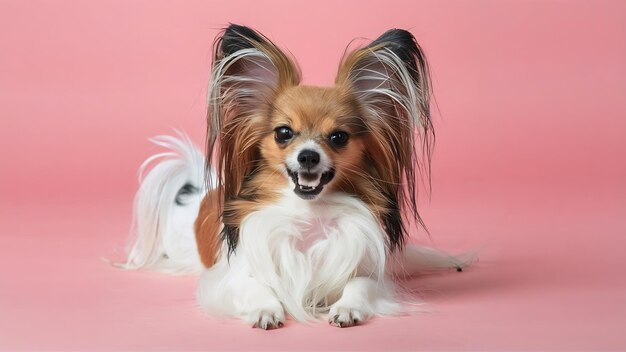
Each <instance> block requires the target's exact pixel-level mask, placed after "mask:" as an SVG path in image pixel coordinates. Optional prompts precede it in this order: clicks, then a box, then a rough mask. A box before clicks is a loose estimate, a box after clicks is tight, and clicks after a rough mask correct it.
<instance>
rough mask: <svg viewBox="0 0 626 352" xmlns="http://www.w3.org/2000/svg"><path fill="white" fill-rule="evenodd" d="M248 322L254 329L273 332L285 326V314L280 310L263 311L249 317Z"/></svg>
mask: <svg viewBox="0 0 626 352" xmlns="http://www.w3.org/2000/svg"><path fill="white" fill-rule="evenodd" d="M246 320H247V321H249V322H250V323H251V324H252V327H253V328H260V329H263V330H272V329H277V328H280V327H282V326H283V325H284V321H285V313H284V312H283V310H282V308H280V309H263V310H258V311H256V312H254V313H251V314H249V315H248V317H247V319H246Z"/></svg>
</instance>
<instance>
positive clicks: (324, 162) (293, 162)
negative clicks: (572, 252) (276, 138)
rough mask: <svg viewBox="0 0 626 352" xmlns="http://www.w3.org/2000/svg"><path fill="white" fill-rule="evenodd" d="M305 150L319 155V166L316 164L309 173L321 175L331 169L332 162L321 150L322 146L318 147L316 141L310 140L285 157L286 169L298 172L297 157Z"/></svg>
mask: <svg viewBox="0 0 626 352" xmlns="http://www.w3.org/2000/svg"><path fill="white" fill-rule="evenodd" d="M306 149H308V150H312V151H315V152H317V153H318V154H319V155H320V162H319V164H317V166H316V167H314V168H313V169H312V170H311V171H309V172H311V173H319V174H322V173H323V172H325V171H328V170H330V168H331V167H332V162H331V161H330V158H329V157H328V155H327V154H326V153H325V152H324V149H323V148H322V146H321V145H319V143H317V142H316V141H314V140H312V139H308V140H306V141H304V142H302V143H300V145H298V146H296V147H295V148H294V150H293V152H291V154H289V155H288V156H287V160H286V164H287V167H289V169H290V170H291V171H300V163H299V162H298V155H299V154H300V152H302V151H303V150H306ZM303 171H304V170H303ZM307 171H308V170H307ZM301 181H302V180H301ZM318 181H319V180H318ZM318 183H319V182H318Z"/></svg>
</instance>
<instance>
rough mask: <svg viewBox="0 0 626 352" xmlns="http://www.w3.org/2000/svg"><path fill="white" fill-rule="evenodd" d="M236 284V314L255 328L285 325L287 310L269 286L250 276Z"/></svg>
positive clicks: (267, 328) (265, 328) (272, 327)
mask: <svg viewBox="0 0 626 352" xmlns="http://www.w3.org/2000/svg"><path fill="white" fill-rule="evenodd" d="M236 286H237V287H236V288H235V289H234V290H233V293H234V295H235V297H233V298H234V304H235V311H236V315H238V316H239V317H241V319H243V320H244V321H245V322H247V323H248V324H250V325H252V326H253V327H255V328H261V329H264V330H270V329H275V328H279V327H281V326H283V324H284V321H285V312H284V310H283V307H282V305H281V304H280V302H279V301H278V299H277V298H276V296H275V295H274V292H273V291H272V290H271V289H270V288H269V287H267V286H264V285H262V284H261V283H259V282H258V281H257V280H256V279H255V278H253V277H249V276H248V277H244V278H241V279H239V280H237V284H236Z"/></svg>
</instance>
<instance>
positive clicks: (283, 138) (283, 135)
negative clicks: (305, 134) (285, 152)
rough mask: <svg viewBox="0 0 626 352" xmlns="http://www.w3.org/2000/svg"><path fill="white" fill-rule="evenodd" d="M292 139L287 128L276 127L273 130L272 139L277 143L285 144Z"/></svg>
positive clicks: (291, 134)
mask: <svg viewBox="0 0 626 352" xmlns="http://www.w3.org/2000/svg"><path fill="white" fill-rule="evenodd" d="M292 138H293V131H292V130H291V128H289V127H285V126H283V127H278V128H276V129H275V130H274V139H275V140H276V142H277V143H281V144H282V143H287V142H289V140H290V139H292Z"/></svg>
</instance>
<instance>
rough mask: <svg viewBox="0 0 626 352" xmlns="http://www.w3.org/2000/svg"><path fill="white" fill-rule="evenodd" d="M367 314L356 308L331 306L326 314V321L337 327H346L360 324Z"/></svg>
mask: <svg viewBox="0 0 626 352" xmlns="http://www.w3.org/2000/svg"><path fill="white" fill-rule="evenodd" d="M366 318H367V316H366V315H365V314H364V313H363V312H361V311H360V310H359V309H356V308H343V307H336V306H333V307H332V308H331V309H330V313H329V314H328V323H329V324H330V325H332V326H336V327H339V328H347V327H350V326H355V325H358V324H361V323H362V322H363V321H365V319H366Z"/></svg>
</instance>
